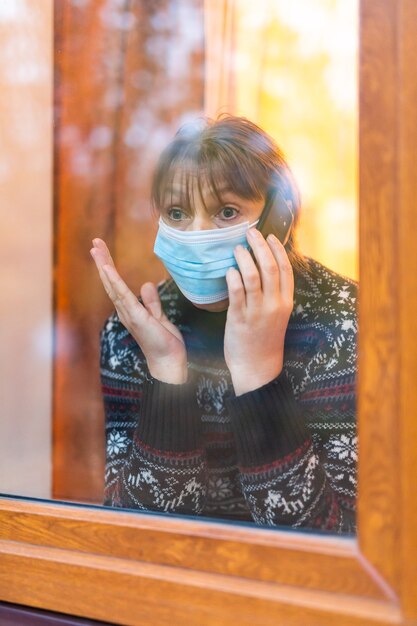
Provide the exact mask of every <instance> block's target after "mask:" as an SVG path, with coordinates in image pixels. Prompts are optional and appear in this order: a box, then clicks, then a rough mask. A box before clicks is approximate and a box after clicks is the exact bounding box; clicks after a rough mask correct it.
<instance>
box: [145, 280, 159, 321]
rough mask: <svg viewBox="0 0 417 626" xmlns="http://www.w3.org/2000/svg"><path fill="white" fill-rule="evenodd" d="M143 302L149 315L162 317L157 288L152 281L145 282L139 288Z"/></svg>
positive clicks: (157, 317) (156, 317)
mask: <svg viewBox="0 0 417 626" xmlns="http://www.w3.org/2000/svg"><path fill="white" fill-rule="evenodd" d="M140 295H141V296H142V300H143V304H144V305H145V307H146V309H147V310H148V311H149V313H150V314H151V315H153V317H154V318H155V319H157V320H161V318H162V306H161V300H160V298H159V294H158V289H157V288H156V286H155V285H154V284H153V283H145V284H144V285H142V287H141V290H140Z"/></svg>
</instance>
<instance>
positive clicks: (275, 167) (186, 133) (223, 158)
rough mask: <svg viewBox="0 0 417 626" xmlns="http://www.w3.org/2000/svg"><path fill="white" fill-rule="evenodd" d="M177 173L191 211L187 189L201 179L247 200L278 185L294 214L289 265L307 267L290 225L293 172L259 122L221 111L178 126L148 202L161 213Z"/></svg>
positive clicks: (296, 204)
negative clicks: (291, 217)
mask: <svg viewBox="0 0 417 626" xmlns="http://www.w3.org/2000/svg"><path fill="white" fill-rule="evenodd" d="M178 173H179V174H180V175H181V177H182V182H183V186H184V189H185V203H186V204H187V208H188V210H190V211H191V212H192V211H193V207H192V204H193V203H192V199H191V190H192V184H193V182H194V181H195V180H197V185H198V190H199V193H200V196H201V198H202V199H203V194H202V181H205V182H206V183H207V184H208V186H209V188H210V190H211V192H212V193H213V194H214V195H215V196H217V197H218V198H219V200H220V192H219V188H220V186H224V185H226V186H227V188H228V189H230V190H231V191H233V192H234V193H236V195H238V196H240V197H242V198H247V199H251V200H255V199H260V198H266V197H267V196H268V194H270V193H271V192H273V190H274V189H277V188H278V189H279V191H280V192H281V194H282V195H283V196H284V198H285V199H286V200H289V201H291V203H292V207H293V213H294V226H293V228H292V231H291V234H290V237H289V239H288V242H287V243H286V246H285V247H286V250H287V253H288V256H289V259H290V262H291V264H292V266H293V267H294V269H296V268H298V269H301V268H304V269H306V268H307V265H308V264H307V260H306V259H305V258H304V257H303V255H302V254H301V253H300V252H299V251H298V249H297V246H296V240H295V227H296V226H297V224H298V222H299V218H300V194H299V191H298V187H297V184H296V182H295V180H294V177H293V175H292V172H291V170H290V168H289V166H288V163H287V162H286V160H285V158H284V155H283V153H282V151H281V150H280V149H279V147H278V146H277V145H276V143H275V141H274V140H273V139H272V138H271V137H270V136H269V135H268V134H267V133H265V132H264V131H263V130H262V129H261V128H259V126H257V125H256V124H254V123H253V122H250V121H249V120H247V119H246V118H243V117H235V116H231V115H222V116H220V117H219V118H218V119H217V120H212V119H209V118H201V119H198V120H196V122H193V123H189V124H186V125H184V126H182V127H181V128H180V129H179V130H178V132H177V134H176V135H175V137H174V139H173V140H172V141H171V143H169V144H168V146H167V147H166V148H165V150H164V151H163V152H162V154H161V156H160V158H159V161H158V163H157V166H156V170H155V173H154V177H153V183H152V204H153V207H154V208H155V209H157V210H158V211H161V209H162V207H163V202H164V197H165V193H166V190H167V189H168V188H170V187H171V188H172V181H173V178H174V176H175V175H176V174H178Z"/></svg>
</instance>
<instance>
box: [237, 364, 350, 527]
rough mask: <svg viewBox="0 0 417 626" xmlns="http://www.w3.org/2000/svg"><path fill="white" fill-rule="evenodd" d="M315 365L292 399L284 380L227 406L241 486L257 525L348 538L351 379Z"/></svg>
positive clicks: (276, 381)
mask: <svg viewBox="0 0 417 626" xmlns="http://www.w3.org/2000/svg"><path fill="white" fill-rule="evenodd" d="M316 362H317V363H320V367H319V369H320V375H318V376H317V375H315V376H312V377H311V379H310V383H309V384H308V385H306V386H305V388H304V391H303V393H302V394H301V395H300V397H299V398H297V399H296V398H295V395H294V393H293V390H292V386H291V384H290V382H289V380H288V378H287V376H286V374H285V373H282V374H281V375H280V376H278V377H277V378H276V379H275V380H273V381H271V382H270V383H268V384H267V385H265V386H263V387H261V388H259V389H257V390H255V391H252V392H249V393H246V394H243V395H242V396H239V397H235V398H230V399H229V400H228V403H229V410H230V414H231V418H232V423H233V427H234V432H235V439H236V445H237V455H238V464H239V469H240V482H241V486H242V491H243V493H244V495H245V499H246V502H247V505H248V507H249V509H250V511H251V514H252V517H253V519H254V521H256V522H258V523H260V524H268V525H271V526H276V525H285V526H291V527H308V528H313V529H321V530H327V531H332V532H337V533H354V532H355V491H354V486H355V485H356V478H355V473H356V435H355V423H354V418H355V401H354V379H353V375H348V376H346V373H344V374H343V372H341V373H340V374H339V375H335V374H334V372H332V371H331V369H329V370H328V372H327V376H326V368H325V367H324V366H323V361H322V360H321V358H316ZM326 362H327V363H329V361H326Z"/></svg>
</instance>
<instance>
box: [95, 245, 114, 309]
mask: <svg viewBox="0 0 417 626" xmlns="http://www.w3.org/2000/svg"><path fill="white" fill-rule="evenodd" d="M90 254H91V256H92V257H93V259H94V262H95V264H96V267H97V270H98V273H99V276H100V279H101V282H102V283H103V287H104V289H105V291H106V293H107V295H108V296H109V298H110V299H111V300H114V298H115V293H114V292H113V289H112V286H111V282H110V280H109V278H108V277H107V274H106V273H105V272H104V270H103V267H104V265H106V261H107V257H106V256H105V255H104V254H103V252H102V251H101V250H99V249H97V248H92V250H90Z"/></svg>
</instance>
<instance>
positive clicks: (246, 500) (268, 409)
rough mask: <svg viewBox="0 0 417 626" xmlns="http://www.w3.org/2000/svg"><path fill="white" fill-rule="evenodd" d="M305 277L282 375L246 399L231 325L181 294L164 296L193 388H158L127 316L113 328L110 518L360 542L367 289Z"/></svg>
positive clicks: (298, 281) (104, 345) (107, 393)
mask: <svg viewBox="0 0 417 626" xmlns="http://www.w3.org/2000/svg"><path fill="white" fill-rule="evenodd" d="M308 264H309V269H308V270H302V271H297V272H296V273H295V292H294V307H293V311H292V314H291V318H290V321H289V324H288V328H287V333H286V338H285V351H284V369H283V372H282V373H281V374H280V375H279V376H278V377H277V378H276V379H275V380H273V381H271V382H270V383H268V384H267V385H265V386H263V387H261V388H260V389H256V390H254V391H251V392H249V393H246V394H243V395H242V396H239V397H236V396H235V394H234V391H233V385H232V382H231V377H230V374H229V371H228V369H227V366H226V363H225V361H224V356H223V336H224V325H225V321H226V313H224V314H212V313H208V312H203V311H201V310H197V309H196V308H195V307H193V305H191V304H190V303H189V302H188V301H186V300H185V298H184V297H183V296H182V294H181V293H180V292H179V290H178V288H177V287H176V285H175V283H174V282H173V281H172V280H167V281H165V282H164V283H162V284H161V285H159V287H158V289H159V294H160V297H161V302H162V306H163V308H164V311H165V313H166V315H167V316H168V318H169V319H170V320H171V321H172V322H173V323H174V324H176V325H177V327H178V328H179V329H180V330H181V332H182V334H183V337H184V340H185V343H186V347H187V353H188V368H189V378H188V381H187V383H185V384H184V385H170V384H167V383H162V382H160V381H157V380H155V379H153V378H152V377H151V376H150V374H149V371H148V369H147V365H146V361H145V358H144V356H143V354H142V352H141V350H140V348H139V346H138V345H137V344H136V342H135V341H134V339H133V338H132V337H131V335H130V334H129V333H128V331H127V330H126V329H125V328H124V326H123V325H122V324H121V322H120V321H119V319H118V317H117V315H116V314H115V313H114V314H113V315H112V316H111V317H110V318H109V319H108V320H107V322H106V324H105V326H104V328H103V331H102V334H101V378H102V388H103V397H104V405H105V415H106V449H107V454H106V477H105V501H104V504H105V505H108V506H113V507H124V508H133V509H139V510H147V511H160V512H171V513H182V514H188V515H205V516H209V517H219V518H224V519H232V520H233V519H234V520H243V521H254V522H257V523H259V524H267V525H269V526H281V525H283V526H290V527H293V528H297V527H304V528H314V529H322V530H329V531H332V532H338V533H349V534H350V533H354V532H355V528H356V524H355V509H356V464H357V434H356V423H355V415H356V403H355V376H356V337H357V319H356V298H357V285H356V283H355V282H354V281H352V280H351V279H349V278H345V277H343V276H340V275H338V274H336V273H335V272H333V271H332V270H330V269H328V268H326V267H324V266H323V265H321V264H320V263H318V262H317V261H314V260H312V259H308Z"/></svg>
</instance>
